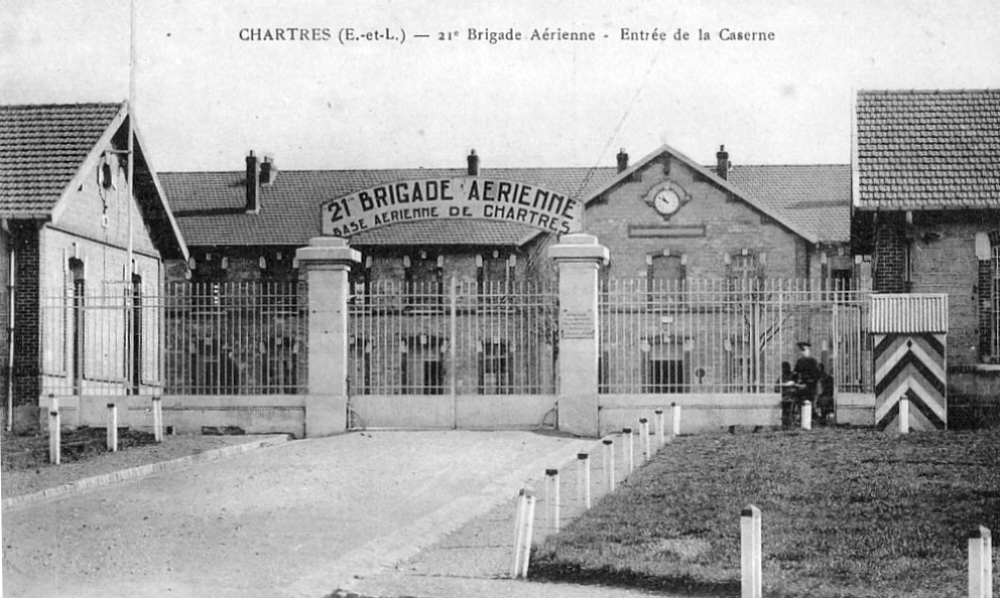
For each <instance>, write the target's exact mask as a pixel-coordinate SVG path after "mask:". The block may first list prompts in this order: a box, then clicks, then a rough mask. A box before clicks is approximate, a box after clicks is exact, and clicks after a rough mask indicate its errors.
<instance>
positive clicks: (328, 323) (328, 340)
mask: <svg viewBox="0 0 1000 598" xmlns="http://www.w3.org/2000/svg"><path fill="white" fill-rule="evenodd" d="M295 260H296V261H297V262H298V264H299V272H301V273H302V277H303V278H304V279H305V281H306V283H307V284H308V287H309V288H308V293H309V339H308V342H307V347H308V348H307V350H308V351H309V358H308V359H309V361H308V364H309V368H308V369H309V381H308V393H309V394H308V395H307V396H306V436H307V437H316V436H329V435H331V434H337V433H339V432H344V431H346V430H347V300H348V299H349V298H350V287H349V284H348V281H347V274H348V272H350V270H351V266H352V265H353V264H355V263H357V262H359V261H361V254H360V253H358V252H357V251H355V250H354V249H351V248H350V247H348V245H347V241H345V240H344V239H339V238H335V237H314V238H312V239H310V240H309V245H308V246H306V247H302V248H300V249H299V250H297V251H296V252H295Z"/></svg>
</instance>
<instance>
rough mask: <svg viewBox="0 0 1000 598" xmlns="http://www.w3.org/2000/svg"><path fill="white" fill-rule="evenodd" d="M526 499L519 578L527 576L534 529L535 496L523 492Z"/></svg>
mask: <svg viewBox="0 0 1000 598" xmlns="http://www.w3.org/2000/svg"><path fill="white" fill-rule="evenodd" d="M525 496H527V498H528V507H527V511H528V513H527V516H526V517H525V521H524V544H523V545H522V547H521V552H522V555H523V558H522V559H521V577H527V576H528V561H530V560H531V535H532V532H533V531H534V527H535V495H534V494H533V493H532V492H531V491H530V490H529V491H527V492H525Z"/></svg>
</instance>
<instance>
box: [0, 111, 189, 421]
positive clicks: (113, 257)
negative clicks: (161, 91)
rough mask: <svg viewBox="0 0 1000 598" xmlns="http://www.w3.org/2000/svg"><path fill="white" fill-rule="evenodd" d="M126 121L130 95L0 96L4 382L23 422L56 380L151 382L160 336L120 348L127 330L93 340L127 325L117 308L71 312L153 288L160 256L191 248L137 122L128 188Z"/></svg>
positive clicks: (64, 385) (70, 384) (111, 384)
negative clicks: (7, 101)
mask: <svg viewBox="0 0 1000 598" xmlns="http://www.w3.org/2000/svg"><path fill="white" fill-rule="evenodd" d="M128 120H129V111H128V106H127V104H126V103H121V104H74V105H17V106H3V107H0V162H2V163H3V167H2V171H0V220H2V230H0V281H2V282H0V285H2V287H0V288H2V289H3V292H2V297H3V300H2V301H0V305H2V307H0V310H2V314H0V315H2V319H3V322H4V327H5V331H4V334H3V335H2V336H0V347H2V358H3V359H4V367H3V381H2V388H3V390H2V392H3V393H4V395H5V399H7V400H8V401H10V403H12V404H13V406H14V409H13V410H11V417H12V419H14V418H15V415H16V416H17V417H16V419H17V420H18V422H17V423H18V424H24V425H31V422H33V421H37V418H36V411H37V407H38V405H39V397H40V396H42V395H44V394H45V393H47V392H51V391H54V390H55V389H56V388H59V389H60V392H65V391H66V389H70V388H71V389H73V390H75V391H77V392H87V391H88V389H90V388H92V387H95V386H101V387H102V388H103V390H104V392H109V391H111V390H112V389H113V388H117V389H118V390H117V391H116V392H119V393H124V392H142V391H143V389H148V388H149V387H150V386H151V385H155V384H157V383H158V382H157V380H156V378H157V376H155V375H154V374H153V372H155V369H156V366H155V364H156V362H157V357H156V356H155V348H154V347H155V344H149V343H155V337H152V338H151V339H150V340H149V341H148V342H147V343H134V344H133V345H132V346H134V347H136V349H135V350H134V352H135V354H133V355H125V354H124V349H123V347H124V346H126V345H127V344H128V343H127V342H126V340H125V339H124V338H116V342H115V343H114V346H110V345H106V344H98V343H97V341H96V340H95V337H96V331H97V330H101V329H105V330H106V329H109V326H110V327H111V328H112V329H116V330H120V331H122V334H125V332H124V331H125V330H128V329H129V326H130V325H129V324H126V323H125V322H124V321H120V320H122V319H123V318H124V316H123V315H122V314H121V313H115V315H110V316H101V315H98V314H97V312H96V311H95V312H94V313H91V314H89V315H88V316H86V317H79V318H78V317H76V315H75V314H78V313H82V311H83V310H74V309H73V307H83V306H81V305H80V302H82V301H83V298H84V297H89V296H95V295H102V294H107V293H113V294H116V295H118V296H121V289H122V288H123V286H124V287H127V288H128V289H129V292H131V293H134V294H135V296H136V297H138V296H140V295H141V294H149V293H156V292H157V290H158V289H159V288H160V285H161V282H162V280H163V267H162V259H164V258H169V259H185V258H186V257H187V249H186V247H185V244H184V241H183V239H182V237H181V234H180V231H179V229H178V228H177V226H176V223H175V221H174V219H173V216H172V214H171V212H170V208H169V206H168V204H167V200H166V197H165V195H164V193H163V192H162V189H161V187H160V183H159V181H158V179H157V175H156V173H155V171H154V170H153V168H152V166H151V165H150V164H149V160H148V157H147V156H146V154H145V153H144V151H143V144H142V142H141V136H140V135H139V134H138V132H136V134H135V157H136V160H135V164H134V172H135V185H134V197H128V181H127V176H126V173H127V160H128V151H127V150H128V134H129V133H128V131H129V123H128ZM130 225H131V231H130V230H129V226H130ZM130 245H131V248H132V264H131V265H130V264H127V263H126V262H127V260H128V258H127V256H128V254H129V246H130ZM109 289H114V290H109ZM137 300H139V299H137ZM107 313H108V314H111V313H112V312H111V311H110V310H109V311H108V312H107ZM108 317H110V318H112V319H114V320H115V322H108V321H105V320H107V318H108ZM115 327H117V328H115ZM136 328H137V327H136ZM118 341H120V342H118ZM143 346H145V347H148V349H147V351H146V354H144V355H141V356H140V355H139V354H138V351H140V348H139V347H143ZM133 360H134V361H133ZM144 365H148V367H144ZM5 404H7V403H6V401H5Z"/></svg>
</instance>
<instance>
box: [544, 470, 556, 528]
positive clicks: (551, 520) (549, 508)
mask: <svg viewBox="0 0 1000 598" xmlns="http://www.w3.org/2000/svg"><path fill="white" fill-rule="evenodd" d="M545 480H546V483H545V527H546V529H548V530H550V531H555V532H558V531H559V470H558V469H546V470H545Z"/></svg>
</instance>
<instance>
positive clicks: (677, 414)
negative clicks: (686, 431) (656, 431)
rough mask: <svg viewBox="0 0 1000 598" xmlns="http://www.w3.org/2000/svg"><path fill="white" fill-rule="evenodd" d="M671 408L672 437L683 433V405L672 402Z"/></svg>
mask: <svg viewBox="0 0 1000 598" xmlns="http://www.w3.org/2000/svg"><path fill="white" fill-rule="evenodd" d="M670 408H671V410H672V411H673V413H672V416H673V418H672V419H673V422H672V423H673V431H672V432H671V435H672V437H676V436H680V435H681V406H680V405H678V404H677V403H671V404H670Z"/></svg>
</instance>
